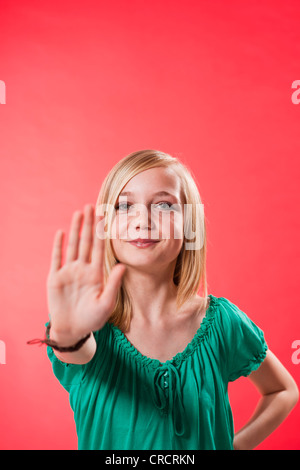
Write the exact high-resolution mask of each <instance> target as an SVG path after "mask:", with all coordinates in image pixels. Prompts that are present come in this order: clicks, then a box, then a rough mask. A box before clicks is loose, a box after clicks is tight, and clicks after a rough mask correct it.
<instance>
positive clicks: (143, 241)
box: [130, 238, 160, 243]
mask: <svg viewBox="0 0 300 470" xmlns="http://www.w3.org/2000/svg"><path fill="white" fill-rule="evenodd" d="M159 241H160V240H154V239H151V238H136V239H135V240H130V242H135V243H157V242H159Z"/></svg>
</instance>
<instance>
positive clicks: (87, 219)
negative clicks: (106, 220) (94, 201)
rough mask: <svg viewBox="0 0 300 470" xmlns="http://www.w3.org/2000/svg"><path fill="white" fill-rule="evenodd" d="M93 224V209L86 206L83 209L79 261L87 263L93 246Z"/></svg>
mask: <svg viewBox="0 0 300 470" xmlns="http://www.w3.org/2000/svg"><path fill="white" fill-rule="evenodd" d="M93 223H94V208H93V206H92V205H90V204H88V205H86V206H85V208H84V222H83V228H82V234H81V239H80V242H79V256H78V259H80V260H81V261H85V262H89V261H90V254H91V250H92V245H93Z"/></svg>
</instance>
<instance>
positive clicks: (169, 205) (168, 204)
mask: <svg viewBox="0 0 300 470" xmlns="http://www.w3.org/2000/svg"><path fill="white" fill-rule="evenodd" d="M161 204H167V206H168V209H170V207H171V206H172V204H170V203H169V202H160V203H159V204H156V205H157V206H160V205H161Z"/></svg>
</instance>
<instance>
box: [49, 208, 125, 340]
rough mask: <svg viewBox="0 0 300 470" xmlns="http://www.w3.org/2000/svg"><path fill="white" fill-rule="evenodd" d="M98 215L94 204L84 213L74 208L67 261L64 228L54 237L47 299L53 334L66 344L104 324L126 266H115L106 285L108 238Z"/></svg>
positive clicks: (110, 310)
mask: <svg viewBox="0 0 300 470" xmlns="http://www.w3.org/2000/svg"><path fill="white" fill-rule="evenodd" d="M94 219H95V214H94V208H93V206H92V205H86V206H85V208H84V213H82V212H81V211H76V212H74V214H73V217H72V222H71V228H70V234H69V240H68V245H67V251H66V259H65V264H64V265H62V251H63V239H64V232H63V231H61V230H58V231H57V232H56V234H55V237H54V243H53V249H52V256H51V265H50V270H49V274H48V277H47V301H48V310H49V313H50V317H51V335H52V338H53V339H55V341H57V343H59V344H61V345H62V346H63V345H71V344H74V343H76V342H77V341H78V340H79V339H80V338H82V337H84V336H86V335H87V334H88V333H90V332H92V331H96V330H99V329H101V328H102V327H103V326H104V324H105V323H106V321H107V320H108V318H109V316H110V315H111V313H112V311H113V309H114V307H115V304H116V298H117V293H118V290H119V288H120V286H121V283H122V278H123V275H124V273H125V270H126V267H125V265H124V264H120V263H119V264H117V265H116V266H114V268H113V269H112V271H111V273H110V275H109V277H108V280H107V283H106V285H104V274H103V266H104V250H105V240H104V236H103V237H101V238H99V237H98V236H97V235H96V231H95V228H96V223H95V224H94ZM82 220H83V227H82V232H81V237H80V236H79V233H80V228H81V225H82ZM99 221H100V218H99ZM103 235H104V233H103Z"/></svg>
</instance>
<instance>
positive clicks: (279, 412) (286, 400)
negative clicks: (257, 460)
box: [233, 388, 298, 450]
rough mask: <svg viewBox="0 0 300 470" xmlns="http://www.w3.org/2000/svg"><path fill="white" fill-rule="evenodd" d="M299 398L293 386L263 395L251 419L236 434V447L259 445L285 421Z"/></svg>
mask: <svg viewBox="0 0 300 470" xmlns="http://www.w3.org/2000/svg"><path fill="white" fill-rule="evenodd" d="M297 399H298V394H297V390H296V389H295V390H294V389H292V388H291V389H284V390H281V391H278V392H274V393H270V394H267V395H263V396H262V398H261V399H260V401H259V403H258V405H257V407H256V409H255V411H254V414H253V416H252V417H251V419H250V420H249V421H248V422H247V423H246V425H245V426H244V427H243V428H241V429H240V430H239V431H238V432H237V433H236V434H235V437H234V442H233V446H234V449H236V450H251V449H254V448H255V447H257V446H258V445H259V444H260V443H261V442H262V441H263V440H264V439H266V437H268V436H269V435H270V434H271V433H272V432H273V431H274V430H275V429H276V428H277V427H278V426H279V425H280V424H281V423H282V421H284V419H285V418H286V417H287V416H288V414H289V413H290V411H291V410H292V409H293V407H294V406H295V404H296V402H297Z"/></svg>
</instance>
